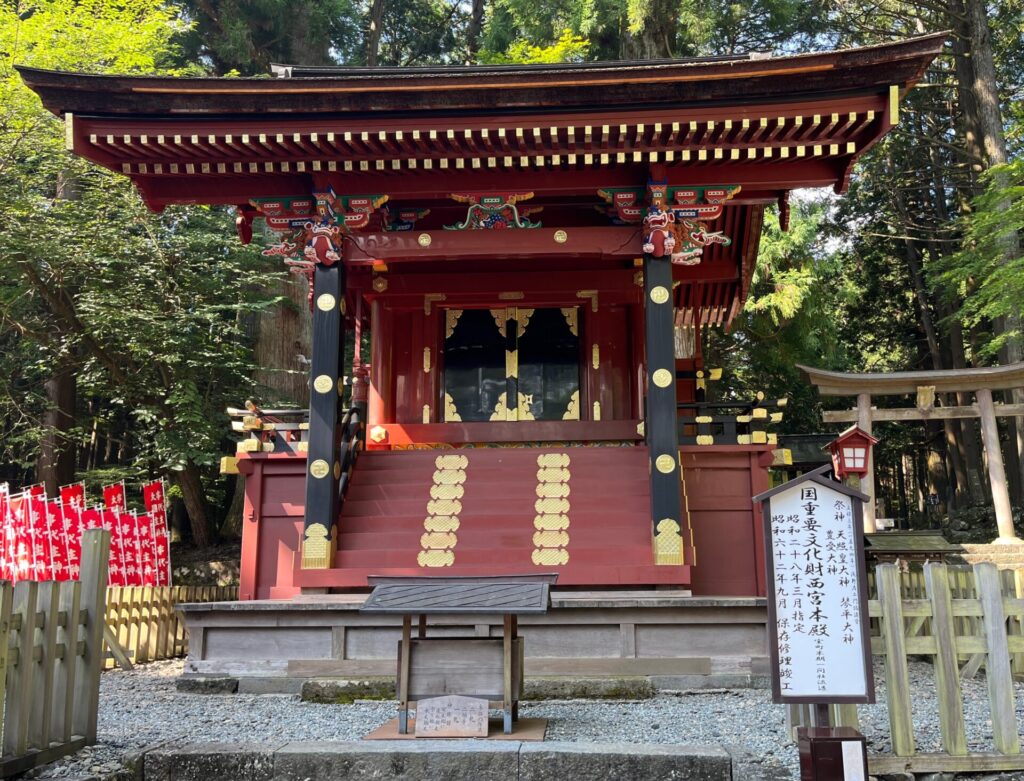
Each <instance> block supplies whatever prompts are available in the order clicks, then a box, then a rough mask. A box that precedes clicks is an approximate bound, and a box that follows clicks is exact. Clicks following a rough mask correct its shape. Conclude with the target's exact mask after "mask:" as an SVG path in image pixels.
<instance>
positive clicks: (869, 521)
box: [797, 362, 1024, 544]
mask: <svg viewBox="0 0 1024 781" xmlns="http://www.w3.org/2000/svg"><path fill="white" fill-rule="evenodd" d="M797 368H798V369H800V371H801V372H803V374H804V375H805V376H806V377H807V379H808V380H810V382H811V383H812V384H813V385H814V386H815V387H817V388H818V392H819V393H820V394H821V395H822V396H856V397H857V407H856V409H852V410H840V411H831V412H824V413H823V414H822V419H823V420H824V422H825V423H856V424H857V425H858V426H859V427H860V428H861V429H863V430H864V431H866V432H867V433H869V434H870V433H871V425H872V423H873V422H875V421H877V422H884V421H909V420H920V421H925V420H948V419H952V418H980V419H981V439H982V443H983V444H984V446H985V456H986V460H987V461H988V476H989V482H990V483H991V485H992V504H993V506H994V507H995V511H996V525H997V527H998V529H999V537H998V538H997V539H996V540H995V542H998V543H1014V544H1024V540H1021V539H1020V538H1018V537H1017V533H1016V532H1015V531H1014V528H1013V512H1012V510H1011V507H1010V492H1009V489H1008V487H1007V481H1006V469H1005V468H1004V466H1003V453H1002V450H1001V449H1000V447H999V429H998V428H997V426H996V418H998V417H1008V416H1013V417H1024V404H995V403H993V401H992V391H998V390H1013V389H1015V388H1024V362H1022V363H1012V364H1009V365H1006V366H985V367H982V368H977V369H948V370H942V371H914V372H891V373H871V374H857V373H854V372H831V371H825V370H823V369H814V368H812V367H810V366H800V365H797ZM936 393H973V394H974V397H975V400H976V403H975V404H972V405H970V406H957V407H936V406H935V394H936ZM905 394H916V396H917V405H916V406H915V407H901V408H895V409H875V408H873V407H872V406H871V399H872V397H873V396H898V395H905ZM861 490H862V491H863V492H864V493H866V494H867V495H868V496H869V497H871V500H870V501H869V502H867V503H866V504H865V505H864V531H865V533H868V534H870V533H872V532H874V531H876V530H877V529H876V526H875V465H874V459H871V460H870V461H869V463H868V473H867V475H866V476H865V477H864V479H863V480H862V481H861Z"/></svg>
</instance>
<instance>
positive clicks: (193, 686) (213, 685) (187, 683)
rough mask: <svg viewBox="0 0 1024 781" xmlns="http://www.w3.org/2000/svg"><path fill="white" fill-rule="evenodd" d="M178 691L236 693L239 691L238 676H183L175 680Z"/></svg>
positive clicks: (189, 692)
mask: <svg viewBox="0 0 1024 781" xmlns="http://www.w3.org/2000/svg"><path fill="white" fill-rule="evenodd" d="M175 687H176V688H177V690H178V691H180V692H182V693H184V694H235V693H236V692H237V691H238V679H237V678H225V677H212V676H196V677H192V678H186V677H184V676H181V677H179V678H178V679H177V681H176V682H175Z"/></svg>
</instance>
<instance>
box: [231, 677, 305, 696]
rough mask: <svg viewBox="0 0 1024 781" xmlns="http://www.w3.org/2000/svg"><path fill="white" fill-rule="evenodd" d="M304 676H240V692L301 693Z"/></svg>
mask: <svg viewBox="0 0 1024 781" xmlns="http://www.w3.org/2000/svg"><path fill="white" fill-rule="evenodd" d="M302 682H303V680H302V678H269V677H268V678H256V677H253V678H239V679H238V693H239V694H299V693H300V692H301V691H302Z"/></svg>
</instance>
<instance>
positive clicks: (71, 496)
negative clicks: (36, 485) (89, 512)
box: [60, 483, 85, 512]
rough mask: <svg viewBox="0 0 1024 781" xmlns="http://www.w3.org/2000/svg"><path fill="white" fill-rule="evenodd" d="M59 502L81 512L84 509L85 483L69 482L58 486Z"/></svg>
mask: <svg viewBox="0 0 1024 781" xmlns="http://www.w3.org/2000/svg"><path fill="white" fill-rule="evenodd" d="M60 503H61V504H63V505H64V507H71V508H73V509H75V510H78V511H79V512H81V511H82V510H84V509H85V483H71V485H62V486H61V487H60Z"/></svg>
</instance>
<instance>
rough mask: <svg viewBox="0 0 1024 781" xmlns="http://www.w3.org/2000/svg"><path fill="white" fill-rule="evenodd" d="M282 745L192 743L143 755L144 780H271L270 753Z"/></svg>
mask: <svg viewBox="0 0 1024 781" xmlns="http://www.w3.org/2000/svg"><path fill="white" fill-rule="evenodd" d="M282 746H283V744H278V745H273V744H271V745H266V744H263V743H192V744H189V745H185V746H164V747H161V748H158V749H155V750H153V751H150V752H149V753H147V754H146V756H145V759H144V760H143V776H142V777H143V779H144V781H209V780H210V779H215V778H216V779H222V781H272V779H273V778H274V755H275V752H276V751H277V750H278V749H280V748H281V747H282Z"/></svg>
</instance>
